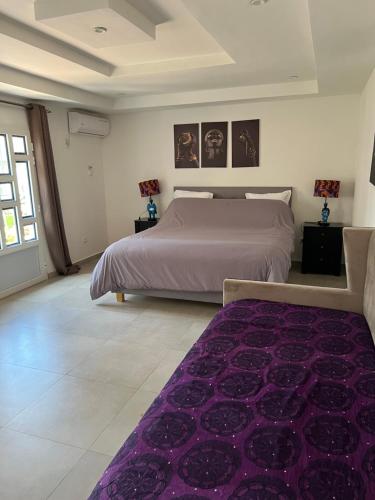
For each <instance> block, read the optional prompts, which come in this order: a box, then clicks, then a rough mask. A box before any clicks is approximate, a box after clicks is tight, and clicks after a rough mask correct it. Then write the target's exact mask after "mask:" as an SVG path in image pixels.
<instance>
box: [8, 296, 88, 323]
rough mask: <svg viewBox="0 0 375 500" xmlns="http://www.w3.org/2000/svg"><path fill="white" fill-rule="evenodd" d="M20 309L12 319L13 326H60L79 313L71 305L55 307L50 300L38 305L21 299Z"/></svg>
mask: <svg viewBox="0 0 375 500" xmlns="http://www.w3.org/2000/svg"><path fill="white" fill-rule="evenodd" d="M22 303H23V304H24V306H23V308H22V310H21V311H20V312H19V313H18V314H17V316H16V317H14V318H13V319H12V321H13V322H14V324H15V326H26V327H32V328H60V327H62V326H63V325H65V324H66V323H67V322H68V321H70V320H72V319H74V318H75V317H76V316H78V314H79V310H76V309H73V308H72V307H69V308H66V307H60V306H59V307H56V306H55V305H53V306H52V305H51V302H46V303H43V304H41V305H40V306H37V307H36V306H35V303H33V302H28V301H26V300H22Z"/></svg>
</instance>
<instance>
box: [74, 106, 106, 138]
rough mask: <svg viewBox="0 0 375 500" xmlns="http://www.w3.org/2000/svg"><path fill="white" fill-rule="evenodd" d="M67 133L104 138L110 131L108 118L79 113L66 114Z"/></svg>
mask: <svg viewBox="0 0 375 500" xmlns="http://www.w3.org/2000/svg"><path fill="white" fill-rule="evenodd" d="M68 121H69V132H70V133H71V134H86V135H96V136H99V137H105V136H107V135H108V134H109V131H110V122H109V119H108V118H105V117H103V116H98V115H89V114H86V113H81V112H79V111H69V112H68Z"/></svg>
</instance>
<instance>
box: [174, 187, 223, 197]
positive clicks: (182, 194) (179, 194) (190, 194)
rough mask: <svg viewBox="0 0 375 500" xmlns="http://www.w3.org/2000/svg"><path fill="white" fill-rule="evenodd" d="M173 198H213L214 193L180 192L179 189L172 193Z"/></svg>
mask: <svg viewBox="0 0 375 500" xmlns="http://www.w3.org/2000/svg"><path fill="white" fill-rule="evenodd" d="M174 197H175V198H213V197H214V193H209V192H208V191H182V190H181V189H176V191H175V192H174Z"/></svg>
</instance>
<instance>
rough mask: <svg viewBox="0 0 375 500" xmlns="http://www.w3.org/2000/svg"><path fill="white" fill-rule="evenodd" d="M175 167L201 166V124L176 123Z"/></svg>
mask: <svg viewBox="0 0 375 500" xmlns="http://www.w3.org/2000/svg"><path fill="white" fill-rule="evenodd" d="M174 160H175V168H199V124H198V123H187V124H181V125H174Z"/></svg>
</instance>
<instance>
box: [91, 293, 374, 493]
mask: <svg viewBox="0 0 375 500" xmlns="http://www.w3.org/2000/svg"><path fill="white" fill-rule="evenodd" d="M110 498H111V499H114V498H115V499H134V500H135V499H137V500H138V499H156V498H160V499H172V498H174V499H180V500H182V499H184V500H189V499H190V500H193V499H196V500H204V499H218V498H223V499H231V500H240V499H241V500H246V499H263V500H266V499H269V500H294V499H297V498H303V499H317V500H323V499H336V500H360V499H363V500H365V499H367V500H370V499H374V498H375V349H374V345H373V341H372V338H371V334H370V331H369V329H368V326H367V324H366V321H365V319H364V317H363V316H361V315H358V314H354V313H348V312H343V311H336V310H330V309H321V308H313V307H303V306H295V305H288V304H283V303H276V302H265V301H257V300H241V301H238V302H234V303H232V304H230V305H227V306H226V307H224V308H223V309H222V310H221V311H220V312H219V313H218V314H217V315H216V316H215V318H214V319H213V320H212V322H211V323H210V324H209V326H208V327H207V329H206V330H205V331H204V333H203V334H202V336H201V337H200V339H199V340H198V341H197V342H196V344H195V345H194V346H193V347H192V349H191V350H190V352H189V353H188V354H187V356H186V357H185V359H184V360H183V361H182V363H181V364H180V366H179V367H178V368H177V370H176V371H175V372H174V374H173V375H172V377H171V379H170V380H169V382H168V383H167V385H166V386H165V387H164V389H163V390H162V391H161V393H160V395H159V396H158V397H157V398H156V399H155V401H154V402H153V403H152V405H151V406H150V408H149V409H148V411H147V413H146V414H145V415H144V417H143V418H142V420H141V421H140V422H139V425H138V426H137V427H136V429H135V430H134V432H133V433H132V434H131V435H130V437H129V438H128V439H127V440H126V442H125V444H124V445H123V446H122V448H121V449H120V451H119V452H118V454H117V455H116V457H115V458H114V459H113V461H112V463H111V464H110V465H109V467H108V468H107V470H106V471H105V472H104V474H103V476H102V478H101V479H100V481H99V482H98V484H97V486H96V488H95V489H94V491H93V493H92V495H91V496H90V499H91V500H106V499H110Z"/></svg>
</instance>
